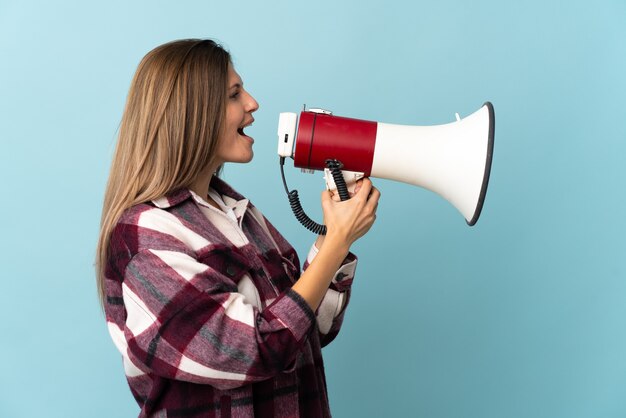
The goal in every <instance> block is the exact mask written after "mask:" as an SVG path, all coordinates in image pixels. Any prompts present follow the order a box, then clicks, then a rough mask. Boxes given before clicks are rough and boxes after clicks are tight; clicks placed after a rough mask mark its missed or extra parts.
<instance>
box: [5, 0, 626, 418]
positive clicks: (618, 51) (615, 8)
mask: <svg viewBox="0 0 626 418" xmlns="http://www.w3.org/2000/svg"><path fill="white" fill-rule="evenodd" d="M188 37H212V38H216V39H218V40H220V41H222V42H223V43H224V44H225V45H226V46H227V47H228V48H229V49H230V50H231V52H232V54H233V58H234V63H235V66H236V68H237V70H238V71H239V73H240V74H241V75H242V77H243V79H244V81H245V83H246V86H247V88H248V89H249V91H251V92H252V94H253V95H254V96H255V97H256V98H257V99H258V101H259V102H260V104H261V108H260V110H259V111H258V113H257V114H256V119H257V122H256V123H255V125H254V126H253V127H252V128H250V129H249V130H248V132H249V133H250V134H251V135H252V136H254V137H255V139H256V144H255V153H256V155H255V159H254V160H253V162H252V163H250V164H248V165H231V166H228V167H227V168H226V170H225V174H224V178H225V179H226V180H227V181H228V182H230V183H231V184H233V185H235V186H236V187H237V188H238V189H239V190H240V191H241V192H243V193H244V194H246V195H248V196H249V197H250V198H251V199H252V201H253V202H254V203H255V204H256V205H257V206H259V207H260V208H261V209H262V210H263V211H264V213H265V214H266V216H268V218H269V219H270V220H271V221H272V222H273V223H274V224H276V225H277V226H278V228H279V229H280V230H281V231H282V232H283V233H284V235H286V236H287V238H288V239H289V240H290V241H291V242H292V243H293V244H294V246H295V247H296V248H297V249H298V250H299V252H300V254H301V256H304V255H305V253H306V251H307V250H308V246H309V244H310V242H311V240H312V239H313V237H312V236H311V235H310V234H309V233H308V232H306V231H305V230H303V229H302V228H301V227H300V226H299V225H298V224H297V222H296V221H295V220H294V219H293V218H292V215H291V213H290V210H289V207H288V204H287V201H286V198H285V196H284V191H283V189H282V184H281V181H280V177H279V171H278V165H277V156H276V123H277V118H278V113H279V112H283V111H293V112H298V111H299V110H300V109H301V108H302V105H303V104H307V105H308V106H309V107H325V108H328V109H331V110H333V111H334V112H335V114H338V115H343V116H351V117H357V118H362V119H370V120H379V121H382V122H388V123H399V124H411V125H433V124H441V123H448V122H451V121H453V120H454V112H459V113H460V115H461V116H466V115H468V114H470V113H472V112H474V111H475V110H477V109H478V108H479V107H480V106H481V105H482V103H483V102H484V101H486V100H490V101H491V102H493V104H494V106H495V111H496V144H495V155H494V162H493V170H492V176H491V179H492V180H491V184H490V187H489V193H488V196H487V201H486V204H485V208H484V210H483V214H482V218H481V219H480V221H479V222H478V224H477V225H476V226H475V227H473V228H469V227H467V226H466V225H465V222H464V221H463V218H462V217H461V216H460V215H459V214H458V213H457V212H456V210H455V209H454V208H452V207H451V206H450V205H449V204H448V203H447V202H445V201H444V200H443V199H441V198H440V197H438V196H436V195H435V194H433V193H431V192H427V191H424V190H422V189H418V188H415V187H412V186H409V185H405V184H400V183H393V182H390V181H386V180H378V181H376V185H377V186H378V187H379V188H380V189H381V190H382V199H381V202H380V207H379V217H378V221H377V223H376V225H375V226H374V228H373V230H372V231H371V232H370V234H369V235H368V236H366V237H365V238H364V239H363V240H362V241H360V242H358V243H357V244H356V246H355V252H357V253H358V254H359V256H360V264H359V269H358V280H357V281H356V282H355V288H354V297H353V300H352V302H351V307H350V310H349V312H348V315H347V318H346V322H345V327H344V329H343V331H342V334H340V336H339V338H338V339H337V340H336V341H335V343H333V344H332V345H331V346H330V347H328V348H327V349H326V350H325V359H326V368H327V375H328V385H329V389H330V398H331V407H332V409H333V412H334V415H335V416H336V417H379V416H392V417H429V418H430V417H432V418H457V417H458V418H467V417H471V418H474V417H476V418H491V417H493V418H502V417H508V418H522V417H524V418H525V417H532V418H539V417H550V418H555V417H558V418H560V417H563V418H566V417H567V418H577V417H594V418H596V417H615V418H617V417H625V416H626V268H625V260H626V257H625V254H624V253H625V250H626V242H625V239H626V238H625V235H626V234H625V233H626V220H625V216H624V215H625V210H624V209H625V208H626V197H625V191H624V179H625V178H626V161H625V160H626V158H625V155H626V123H625V121H626V118H625V114H626V113H625V111H626V110H625V109H626V81H625V77H624V74H626V2H624V1H623V0H599V1H596V2H590V1H577V0H569V1H546V0H529V1H525V2H502V1H495V0H494V1H482V0H476V1H472V2H462V1H452V0H444V1H436V2H435V1H429V2H424V1H404V2H403V1H394V0H380V1H363V0H359V1H356V0H354V1H330V0H317V1H314V2H288V1H286V0H277V1H271V2H261V1H246V2H244V1H222V2H212V1H208V0H206V1H179V2H171V1H163V0H152V1H132V2H128V1H119V0H113V1H111V0H110V1H107V2H86V1H69V0H63V1H61V0H59V1H54V2H47V1H38V2H36V1H28V0H20V1H17V0H15V1H11V0H9V1H7V0H0V141H1V148H0V182H1V183H0V184H1V185H2V201H1V205H0V222H1V229H0V236H1V238H0V246H1V247H0V266H2V267H1V270H0V275H1V280H2V287H1V291H0V416H1V417H7V418H13V417H64V418H68V417H130V416H136V414H137V411H138V409H137V406H136V404H135V402H134V400H133V399H132V397H131V395H130V391H129V390H128V388H127V385H126V382H125V379H124V376H123V369H122V365H121V360H120V356H119V354H118V353H117V351H116V349H115V347H114V346H113V343H112V342H111V340H110V338H109V336H108V334H107V330H106V327H105V322H104V319H103V315H102V313H101V311H100V308H99V305H98V301H97V296H96V288H95V279H94V270H93V258H94V253H95V243H96V238H97V232H98V224H99V216H100V209H101V201H102V195H103V190H104V186H105V182H106V178H107V174H108V166H109V163H110V158H111V153H112V150H113V145H114V141H115V137H116V132H117V127H118V124H119V120H120V118H121V114H122V110H123V105H124V100H125V97H126V93H127V89H128V86H129V83H130V80H131V77H132V74H133V72H134V70H135V68H136V66H137V64H138V62H139V60H140V59H141V57H142V56H143V55H144V54H145V53H147V52H148V51H149V50H150V49H152V48H153V47H155V46H156V45H159V44H161V43H164V42H167V41H170V40H173V39H179V38H188ZM287 176H288V177H289V182H290V186H291V187H292V188H298V189H299V190H300V194H301V195H303V196H304V198H303V200H304V204H305V206H306V207H307V208H310V209H309V211H310V212H311V214H312V216H313V217H317V218H318V219H319V218H320V217H321V211H320V210H319V209H318V207H319V204H318V196H319V191H320V190H321V189H322V187H323V185H322V180H321V178H320V174H319V173H318V174H317V175H316V176H308V175H305V174H301V173H300V171H299V170H297V169H293V168H291V167H290V166H289V168H288V169H287Z"/></svg>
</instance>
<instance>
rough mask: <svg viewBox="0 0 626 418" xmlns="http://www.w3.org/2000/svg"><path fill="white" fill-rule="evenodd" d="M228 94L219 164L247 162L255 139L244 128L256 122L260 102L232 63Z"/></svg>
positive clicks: (218, 149)
mask: <svg viewBox="0 0 626 418" xmlns="http://www.w3.org/2000/svg"><path fill="white" fill-rule="evenodd" d="M226 96H227V98H226V100H227V104H226V121H225V124H224V130H223V132H222V134H221V136H220V138H219V142H218V145H217V153H216V159H217V162H218V163H219V164H223V163H228V162H233V163H247V162H249V161H250V160H252V156H253V155H254V153H253V151H252V144H254V139H252V137H250V136H248V135H246V134H245V132H244V129H245V128H246V127H248V126H250V125H252V122H254V118H253V117H252V113H253V112H255V111H256V110H257V109H258V108H259V104H258V103H257V102H256V100H254V97H252V96H251V95H250V93H248V92H247V91H246V90H245V89H244V88H243V81H241V77H240V76H239V74H237V72H236V71H235V69H234V68H233V66H232V65H229V66H228V85H227V92H226Z"/></svg>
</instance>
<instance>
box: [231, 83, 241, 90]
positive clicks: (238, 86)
mask: <svg viewBox="0 0 626 418" xmlns="http://www.w3.org/2000/svg"><path fill="white" fill-rule="evenodd" d="M242 87H243V82H242V83H235V84H233V85H232V86H230V87H229V89H234V88H242Z"/></svg>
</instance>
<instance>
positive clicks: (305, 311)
mask: <svg viewBox="0 0 626 418" xmlns="http://www.w3.org/2000/svg"><path fill="white" fill-rule="evenodd" d="M257 109H258V104H257V102H256V101H255V100H254V98H253V97H252V96H251V95H250V94H249V93H248V92H247V91H246V90H245V88H244V86H243V82H242V80H241V78H240V77H239V75H238V74H237V72H236V71H235V70H234V68H233V66H232V63H231V60H230V56H229V54H228V53H227V52H226V51H225V50H224V49H223V48H222V47H221V46H219V45H217V44H216V43H215V42H213V41H210V40H183V41H175V42H171V43H168V44H165V45H162V46H160V47H157V48H156V49H154V50H153V51H151V52H150V53H148V54H147V55H146V56H145V57H144V59H143V60H142V61H141V63H140V64H139V67H138V69H137V72H136V74H135V76H134V78H133V81H132V85H131V88H130V91H129V95H128V99H127V103H126V107H125V110H124V115H123V118H122V122H121V126H120V132H119V138H118V143H117V147H116V150H115V154H114V157H113V162H112V166H111V172H110V177H109V182H108V184H107V189H106V194H105V199H104V207H103V214H102V224H101V230H100V239H99V243H98V260H97V268H98V286H99V291H100V296H101V299H102V304H103V306H104V309H105V313H106V318H107V323H108V327H109V331H110V333H111V336H112V338H113V340H114V342H115V344H116V346H117V348H118V349H119V350H120V352H121V353H122V356H123V361H124V370H125V373H126V376H127V379H128V382H129V385H130V388H131V391H132V393H133V395H134V397H135V399H136V400H137V402H138V403H139V406H140V407H141V412H140V416H141V417H148V416H158V417H166V416H167V417H170V416H178V417H183V416H184V417H205V416H206V417H230V416H237V417H249V416H263V417H282V416H285V417H287V416H288V417H296V416H313V417H325V416H330V411H329V407H328V398H327V393H326V383H325V378H324V368H323V363H322V357H321V347H322V346H324V345H326V344H328V343H329V342H330V341H331V340H332V339H333V338H334V337H335V336H336V334H337V332H338V330H339V327H340V325H341V322H342V319H343V313H344V311H345V306H346V304H347V302H348V299H349V294H350V285H351V283H352V278H353V275H354V269H355V266H356V258H355V257H354V256H353V255H352V254H351V253H349V248H350V246H351V244H352V243H353V242H354V241H356V240H357V239H358V238H359V237H361V236H362V235H364V234H365V233H366V232H367V231H368V230H369V229H370V227H371V226H372V224H373V222H374V220H375V213H376V207H377V204H378V199H379V192H378V190H376V189H375V188H374V187H372V185H371V183H370V181H369V180H367V179H366V180H364V181H363V182H362V184H361V186H360V189H358V191H357V192H356V193H355V194H354V196H353V198H352V199H350V200H348V201H345V202H338V201H336V200H334V198H333V197H332V196H331V193H329V192H324V193H322V199H321V200H322V209H323V212H324V222H325V224H326V226H327V229H328V233H327V235H326V236H325V237H319V238H318V240H317V242H316V244H315V245H314V246H313V247H312V250H311V252H310V254H309V257H308V258H307V261H306V262H305V266H304V267H305V270H304V272H303V273H302V274H300V269H299V268H298V266H299V261H298V256H297V255H296V253H295V251H294V249H293V248H292V247H291V246H290V245H289V244H288V243H287V242H286V241H285V239H284V238H283V237H282V236H281V235H280V234H279V233H278V232H277V231H276V229H274V227H273V226H272V225H271V224H270V223H269V222H268V221H267V220H266V219H265V218H264V217H263V215H262V214H261V213H260V212H259V210H258V209H256V208H255V207H254V206H253V205H252V204H251V203H250V202H249V201H248V200H247V199H245V198H244V197H243V196H241V195H240V194H238V193H237V192H236V191H235V190H233V189H232V188H231V187H230V186H229V185H227V184H226V183H224V182H223V181H222V180H220V179H219V178H218V177H217V175H216V173H218V172H219V171H220V169H221V166H222V165H223V164H224V163H227V162H238V163H246V162H249V161H250V160H251V159H252V155H253V151H252V145H253V142H254V141H253V139H252V138H251V137H249V136H248V135H246V134H245V132H244V129H245V128H246V127H248V126H250V125H251V124H252V122H253V121H254V118H253V117H252V114H253V113H254V112H255V111H256V110H257Z"/></svg>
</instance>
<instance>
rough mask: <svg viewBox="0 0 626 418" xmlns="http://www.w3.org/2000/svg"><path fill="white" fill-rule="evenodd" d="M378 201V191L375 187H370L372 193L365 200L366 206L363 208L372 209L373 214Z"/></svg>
mask: <svg viewBox="0 0 626 418" xmlns="http://www.w3.org/2000/svg"><path fill="white" fill-rule="evenodd" d="M379 199H380V191H379V190H378V189H377V188H376V187H372V191H371V192H370V194H369V197H368V199H367V204H366V205H365V206H366V207H368V208H370V209H372V210H373V212H376V209H378V200H379Z"/></svg>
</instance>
